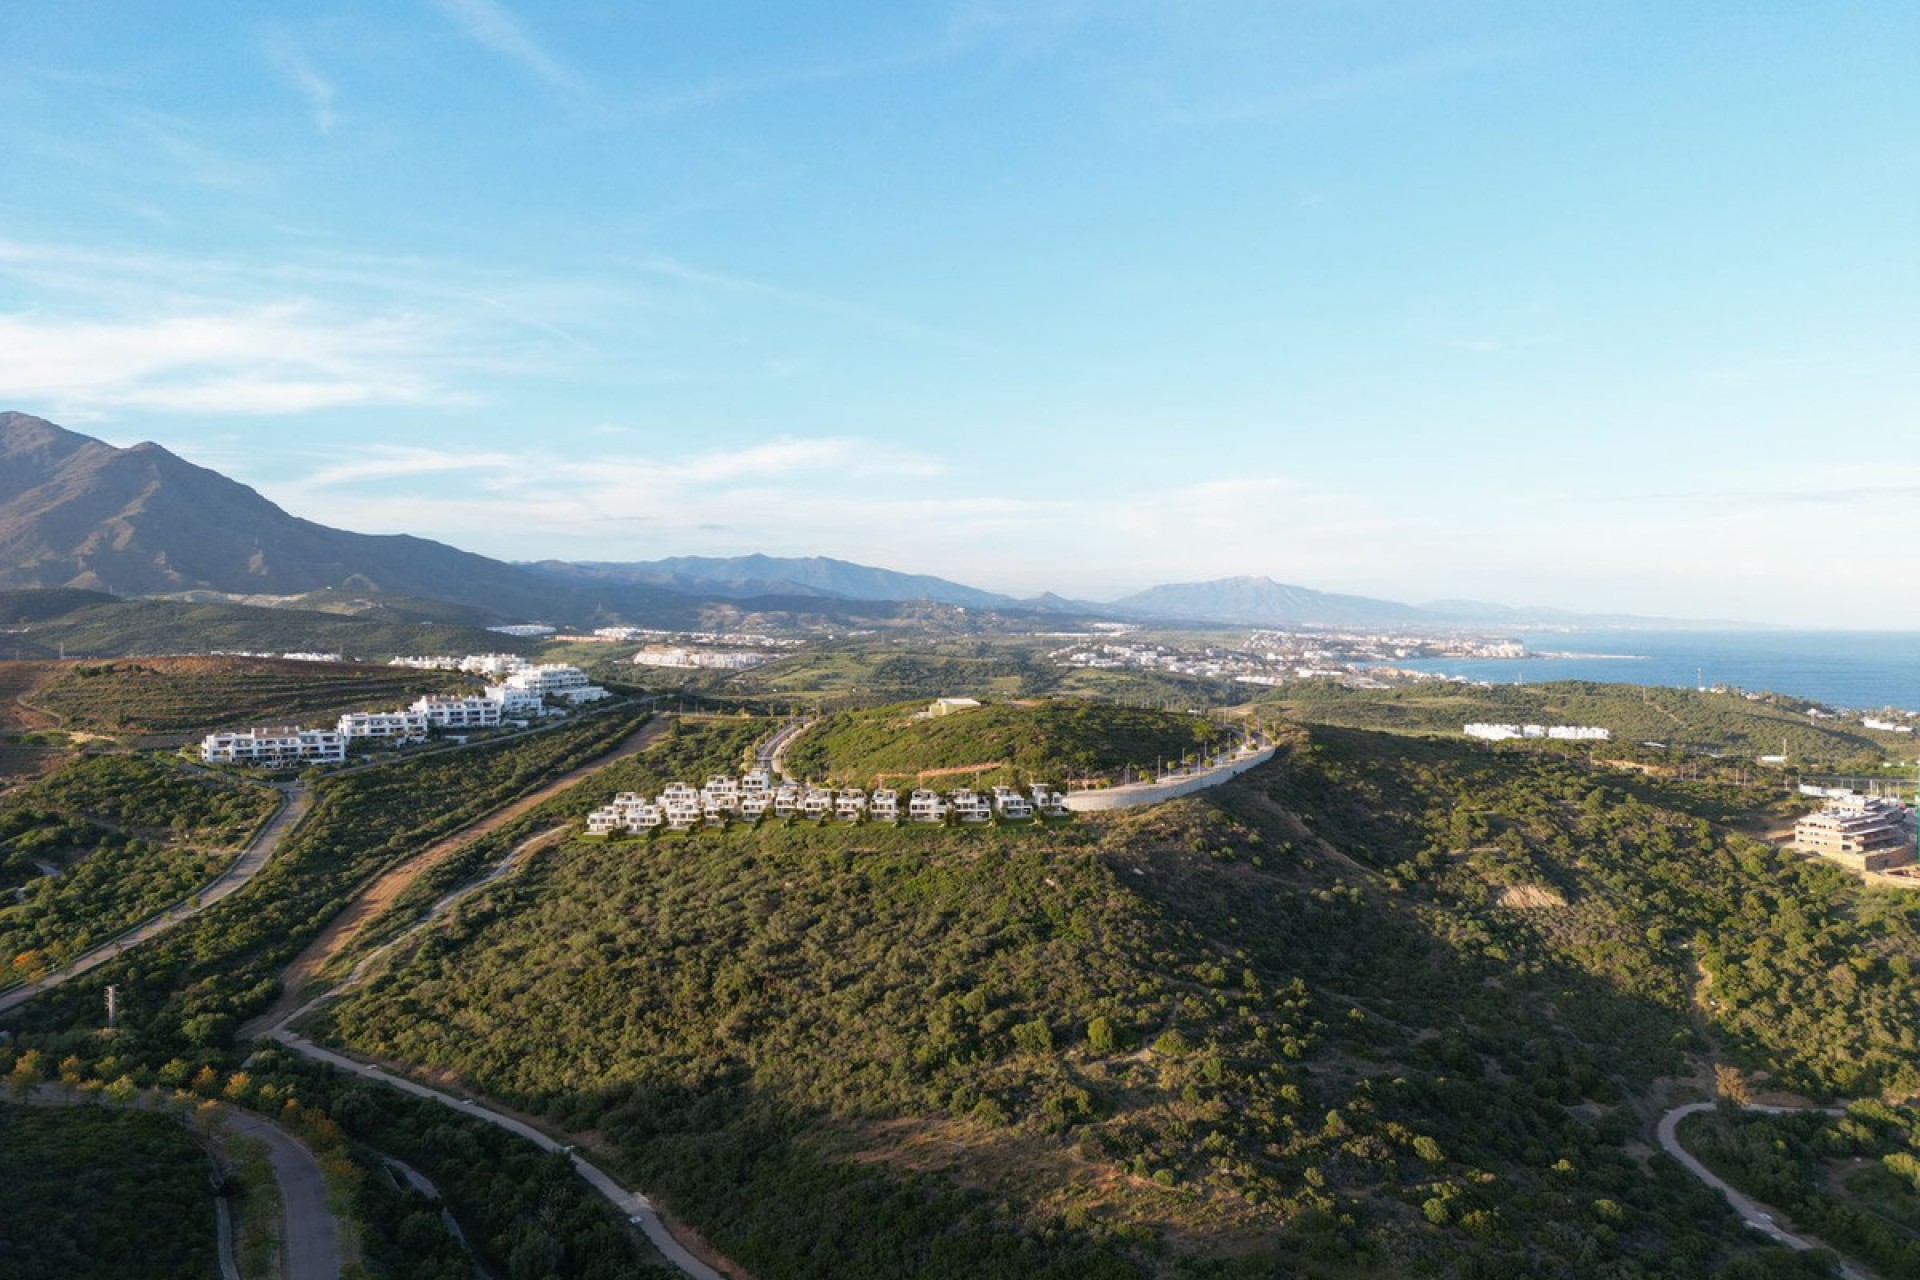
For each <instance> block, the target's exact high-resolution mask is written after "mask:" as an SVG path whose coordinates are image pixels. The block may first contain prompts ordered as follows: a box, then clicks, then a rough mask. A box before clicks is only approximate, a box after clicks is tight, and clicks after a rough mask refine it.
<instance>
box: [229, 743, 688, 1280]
mask: <svg viewBox="0 0 1920 1280" xmlns="http://www.w3.org/2000/svg"><path fill="white" fill-rule="evenodd" d="M608 763H611V761H602V762H601V764H600V765H598V766H596V768H601V767H605V765H606V764H608ZM568 829H569V828H566V827H561V828H557V829H553V830H548V831H543V832H541V833H540V834H538V835H535V836H533V837H531V838H529V839H527V840H525V841H522V842H521V843H520V844H519V845H518V846H517V847H516V848H514V850H513V851H512V852H511V853H509V854H508V855H507V856H506V857H505V858H502V859H501V860H500V862H499V863H498V864H496V865H495V866H494V867H492V868H491V869H490V870H489V871H488V872H487V873H486V874H485V875H484V876H482V877H480V878H479V879H476V880H473V881H471V882H469V883H467V884H465V885H463V886H461V887H460V888H458V889H455V890H454V891H453V892H451V893H449V894H447V895H445V896H444V897H442V898H441V899H440V900H439V901H437V902H435V903H434V904H433V906H432V908H431V909H430V910H429V911H428V913H427V915H426V917H425V918H424V919H422V920H421V921H420V922H419V923H418V924H416V925H414V926H413V927H412V928H410V929H408V930H406V931H405V932H404V933H402V934H400V935H399V936H398V937H396V938H394V939H393V940H392V941H390V942H387V943H385V944H383V945H381V946H380V947H377V948H375V949H374V950H373V951H371V952H369V953H368V954H367V955H366V956H364V957H362V958H361V960H360V961H359V963H357V964H356V965H354V967H353V971H352V972H351V973H350V974H348V975H347V978H346V980H345V981H344V982H342V983H340V985H339V986H337V987H334V988H332V989H331V990H329V991H325V992H322V993H321V994H320V995H318V996H315V997H313V998H312V999H310V1000H308V1001H306V1002H305V1003H303V1004H301V1005H299V1006H298V1007H297V1008H294V1009H291V1010H288V1011H286V1012H283V1013H281V1014H280V1015H279V1016H278V1017H277V1018H275V1019H273V1020H272V1022H271V1024H270V1025H269V1026H267V1027H266V1029H265V1030H263V1031H261V1032H260V1033H259V1034H260V1036H261V1038H264V1039H271V1040H274V1041H276V1042H278V1043H280V1044H283V1045H285V1046H286V1047H287V1048H289V1049H291V1050H293V1051H294V1052H295V1053H298V1054H301V1055H302V1056H304V1057H307V1058H311V1059H313V1060H314V1061H316V1062H325V1063H328V1064H329V1065H331V1066H335V1067H338V1068H340V1069H341V1070H342V1071H347V1072H351V1073H352V1074H354V1075H356V1076H359V1077H361V1078H363V1079H367V1080H376V1081H379V1082H381V1083H383V1084H386V1085H388V1086H389V1087H391V1088H394V1089H398V1090H400V1091H401V1092H403V1093H410V1094H412V1095H414V1096H415V1097H418V1098H425V1099H427V1100H428V1101H431V1102H437V1103H439V1104H440V1105H441V1106H444V1107H447V1108H449V1109H451V1110H454V1111H459V1112H461V1113H463V1114H465V1115H470V1116H473V1117H475V1118H476V1119H479V1120H484V1121H486V1122H487V1123H488V1124H491V1125H494V1126H496V1127H498V1128H501V1129H505V1130H506V1131H507V1132H509V1133H512V1134H517V1135H518V1136H520V1137H522V1138H525V1139H526V1140H527V1141H529V1142H531V1143H533V1144H534V1145H535V1146H538V1147H539V1148H541V1149H542V1150H543V1151H564V1152H566V1153H567V1155H568V1156H569V1157H570V1158H571V1159H572V1161H573V1169H574V1172H575V1173H577V1174H579V1175H580V1176H581V1177H582V1178H584V1179H586V1181H587V1182H588V1184H589V1185H591V1186H592V1187H593V1188H594V1190H596V1191H598V1192H599V1193H600V1194H601V1195H602V1196H604V1197H605V1198H606V1199H607V1200H608V1201H609V1202H610V1203H611V1204H612V1205H613V1207H614V1208H616V1209H618V1210H619V1211H620V1212H621V1213H622V1214H625V1215H626V1217H627V1220H628V1221H630V1222H632V1223H633V1224H634V1225H635V1226H637V1227H639V1228H640V1230H641V1231H643V1232H644V1233H646V1237H647V1239H649V1240H651V1241H652V1242H653V1245H654V1247H655V1248H656V1249H658V1250H659V1251H660V1253H661V1254H662V1255H663V1256H664V1257H665V1258H666V1259H667V1261H669V1262H671V1263H672V1264H673V1265H674V1266H675V1267H677V1268H679V1269H680V1270H681V1271H682V1272H684V1273H685V1274H686V1275H689V1276H692V1277H693V1278H694V1280H725V1277H724V1276H722V1275H721V1274H720V1273H719V1272H718V1271H715V1270H714V1269H713V1268H712V1267H710V1266H708V1265H707V1264H706V1263H704V1262H702V1261H701V1260H700V1259H699V1258H697V1257H695V1256H694V1255H693V1254H692V1253H691V1252H689V1251H688V1250H687V1248H686V1246H685V1245H683V1244H681V1243H680V1242H679V1241H678V1240H677V1239H675V1238H674V1236H673V1233H672V1232H670V1231H668V1230H667V1226H666V1223H664V1222H663V1221H661V1219H660V1214H659V1211H658V1210H656V1209H655V1208H654V1207H653V1204H652V1202H651V1201H649V1200H648V1199H647V1197H646V1196H645V1195H643V1194H642V1193H640V1192H638V1191H629V1190H627V1189H626V1188H625V1187H622V1186H621V1185H620V1184H619V1183H617V1182H615V1181H614V1180H613V1179H612V1178H610V1177H608V1176H607V1175H606V1174H605V1173H604V1172H602V1171H601V1170H600V1169H599V1168H597V1167H596V1166H594V1165H592V1164H589V1163H588V1162H587V1161H586V1160H585V1159H583V1158H582V1157H581V1156H579V1155H578V1154H577V1153H575V1152H574V1150H573V1148H572V1147H571V1146H569V1145H567V1144H564V1143H562V1142H560V1141H559V1140H558V1139H556V1138H553V1137H550V1136H548V1135H547V1134H545V1133H543V1132H542V1131H540V1130H539V1129H536V1128H534V1127H533V1126H532V1125H530V1124H528V1123H526V1122H525V1121H524V1120H520V1119H518V1118H516V1117H514V1116H509V1115H504V1114H502V1113H500V1112H497V1111H492V1110H490V1109H488V1108H487V1107H485V1106H482V1105H481V1104H479V1103H477V1102H474V1101H473V1100H472V1099H470V1098H458V1097H455V1096H453V1095H451V1094H447V1093H442V1092H441V1091H440V1090H438V1089H433V1088H429V1087H428V1086H426V1085H423V1084H418V1083H416V1082H414V1081H412V1080H408V1079H406V1078H405V1077H402V1076H397V1075H394V1074H392V1073H391V1072H388V1071H384V1070H382V1069H381V1068H380V1067H377V1066H374V1065H372V1064H370V1063H364V1062H358V1061H356V1060H354V1059H352V1058H349V1057H347V1056H345V1055H344V1054H339V1053H335V1052H333V1051H332V1050H330V1049H323V1048H321V1047H320V1046H319V1045H317V1044H314V1043H313V1042H312V1041H311V1040H309V1039H307V1038H306V1037H305V1036H302V1035H299V1034H297V1033H296V1032H294V1031H291V1030H289V1029H288V1028H289V1025H290V1024H291V1023H293V1022H294V1021H295V1020H297V1019H299V1018H301V1017H303V1016H304V1015H306V1014H307V1013H309V1012H311V1011H312V1010H314V1009H317V1008H319V1007H320V1006H321V1005H323V1004H325V1003H326V1002H328V1001H329V1000H332V999H334V998H335V997H336V996H340V995H343V994H345V993H346V992H347V991H350V990H352V989H353V988H354V987H357V986H359V985H360V984H361V983H362V982H364V981H366V979H367V977H368V976H369V975H370V974H371V973H372V971H373V969H374V966H375V965H376V964H377V963H378V962H379V961H380V960H381V959H382V958H383V957H385V956H386V955H387V953H388V952H390V951H392V950H393V949H394V948H395V947H398V946H399V945H400V944H401V943H403V942H406V941H408V940H410V939H411V938H413V937H414V936H416V935H417V934H419V933H420V932H422V931H423V930H426V929H429V928H432V927H433V926H434V925H436V924H437V923H438V922H439V921H441V920H442V919H444V918H445V917H446V914H447V913H448V912H449V911H451V910H452V909H453V907H454V905H455V904H456V903H458V902H459V901H461V900H462V899H463V898H465V897H467V896H468V895H469V894H472V893H476V892H478V891H479V890H481V889H484V888H486V887H487V886H488V885H491V884H493V883H495V882H496V881H498V880H499V879H500V878H501V877H503V876H506V875H509V874H511V873H512V872H513V871H515V870H516V869H518V867H519V866H520V865H521V864H522V863H523V862H524V861H525V860H526V859H527V858H528V857H529V856H531V855H532V854H533V853H535V852H537V851H538V850H539V849H541V848H543V847H545V846H547V845H550V844H552V843H553V842H554V841H555V840H556V839H557V838H559V837H561V836H564V835H565V834H566V832H567V830H568Z"/></svg>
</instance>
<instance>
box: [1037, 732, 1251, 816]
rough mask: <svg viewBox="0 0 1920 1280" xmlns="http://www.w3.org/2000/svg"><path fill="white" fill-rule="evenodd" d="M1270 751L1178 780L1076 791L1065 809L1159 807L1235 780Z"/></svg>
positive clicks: (1089, 810)
mask: <svg viewBox="0 0 1920 1280" xmlns="http://www.w3.org/2000/svg"><path fill="white" fill-rule="evenodd" d="M1274 750H1275V748H1273V747H1268V748H1266V749H1265V750H1264V751H1256V752H1254V753H1253V754H1252V755H1250V756H1242V757H1241V758H1240V759H1238V760H1235V761H1233V762H1232V763H1231V764H1223V765H1220V766H1218V767H1217V768H1213V769H1205V770H1202V771H1201V772H1199V773H1191V774H1188V775H1186V776H1185V777H1182V778H1169V779H1167V780H1166V781H1164V782H1132V783H1128V784H1127V785H1126V786H1124V787H1110V788H1108V789H1107V790H1105V791H1076V792H1074V793H1073V794H1072V795H1070V796H1068V797H1067V808H1069V809H1071V810H1073V811H1074V812H1075V813H1101V812H1104V811H1106V810H1109V809H1132V808H1136V807H1138V806H1140V805H1143V804H1159V803H1160V802H1161V801H1162V800H1172V799H1175V798H1176V797H1179V796H1190V795H1192V794H1193V793H1194V792H1196V791H1205V790H1206V789H1207V788H1208V787H1217V786H1219V785H1220V784H1221V783H1223V782H1225V781H1226V780H1227V779H1228V778H1237V777H1239V776H1240V775H1241V774H1243V773H1245V772H1246V771H1247V770H1249V769H1252V768H1254V767H1256V766H1258V765H1263V764H1265V763H1266V762H1267V761H1269V760H1271V759H1273V753H1274Z"/></svg>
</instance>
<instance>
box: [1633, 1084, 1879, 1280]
mask: <svg viewBox="0 0 1920 1280" xmlns="http://www.w3.org/2000/svg"><path fill="white" fill-rule="evenodd" d="M1718 1105H1719V1104H1718V1103H1713V1102H1689V1103H1687V1104H1686V1105H1685V1106H1679V1107H1675V1108H1673V1110H1671V1111H1669V1112H1667V1113H1666V1114H1665V1115H1663V1116H1661V1117H1660V1127H1659V1131H1658V1132H1659V1137H1660V1146H1661V1148H1662V1149H1663V1150H1665V1151H1666V1153H1667V1154H1668V1155H1670V1156H1672V1157H1673V1158H1674V1159H1675V1160H1678V1161H1679V1162H1680V1163H1681V1165H1683V1166H1684V1167H1685V1168H1686V1170H1687V1172H1688V1173H1691V1174H1692V1175H1693V1176H1694V1177H1696V1178H1698V1179H1700V1181H1702V1182H1704V1183H1706V1184H1707V1185H1708V1186H1710V1187H1712V1188H1713V1189H1714V1190H1715V1191H1718V1192H1719V1193H1720V1194H1721V1195H1723V1196H1725V1197H1726V1198H1727V1203H1728V1204H1730V1205H1732V1206H1733V1211H1734V1212H1735V1213H1737V1214H1739V1215H1740V1220H1741V1221H1742V1222H1744V1223H1746V1224H1747V1225H1748V1226H1749V1227H1752V1228H1753V1229H1754V1230H1755V1231H1758V1232H1760V1233H1761V1234H1762V1235H1767V1236H1771V1237H1773V1238H1774V1239H1775V1240H1777V1241H1779V1242H1780V1243H1781V1244H1784V1245H1786V1246H1787V1247H1788V1248H1790V1249H1798V1250H1800V1251H1801V1252H1803V1253H1804V1252H1806V1251H1807V1250H1809V1249H1827V1248H1828V1246H1826V1245H1824V1244H1821V1243H1820V1242H1819V1241H1817V1240H1809V1239H1808V1238H1807V1237H1805V1236H1799V1235H1795V1234H1794V1233H1793V1232H1791V1231H1788V1230H1787V1229H1786V1228H1785V1227H1782V1226H1781V1225H1780V1224H1779V1223H1777V1222H1775V1221H1774V1220H1773V1212H1772V1210H1770V1209H1768V1208H1767V1207H1766V1206H1765V1205H1762V1204H1761V1203H1760V1202H1759V1201H1758V1200H1755V1199H1753V1198H1752V1197H1751V1196H1748V1195H1745V1194H1743V1193H1741V1192H1740V1191H1737V1190H1735V1189H1734V1187H1733V1186H1732V1185H1731V1184H1729V1183H1728V1182H1727V1181H1726V1179H1724V1178H1722V1177H1720V1175H1718V1174H1716V1173H1715V1172H1713V1170H1711V1169H1709V1168H1707V1166H1706V1165H1704V1164H1702V1163H1700V1161H1699V1159H1698V1158H1697V1157H1695V1156H1694V1154H1693V1153H1692V1152H1691V1151H1688V1150H1687V1149H1686V1148H1685V1147H1684V1146H1682V1145H1680V1122H1681V1121H1682V1120H1685V1119H1686V1118H1687V1117H1688V1116H1694V1115H1699V1114H1700V1113H1701V1112H1703V1111H1712V1110H1713V1109H1714V1108H1715V1107H1716V1106H1718ZM1742 1109H1743V1110H1746V1111H1758V1112H1760V1113H1762V1114H1764V1115H1773V1116H1778V1115H1790V1114H1793V1113H1796V1112H1801V1111H1818V1112H1819V1113H1820V1114H1822V1115H1829V1116H1838V1115H1845V1114H1846V1112H1844V1111H1840V1110H1836V1109H1833V1108H1827V1107H1763V1106H1750V1107H1745V1108H1742ZM1829 1252H1831V1250H1829ZM1840 1274H1841V1275H1843V1276H1845V1277H1847V1280H1873V1277H1872V1276H1871V1275H1869V1274H1868V1273H1867V1272H1865V1271H1862V1270H1861V1269H1860V1268H1859V1267H1856V1266H1855V1265H1853V1264H1852V1263H1850V1262H1848V1261H1846V1260H1845V1259H1844V1258H1842V1259H1841V1261H1840Z"/></svg>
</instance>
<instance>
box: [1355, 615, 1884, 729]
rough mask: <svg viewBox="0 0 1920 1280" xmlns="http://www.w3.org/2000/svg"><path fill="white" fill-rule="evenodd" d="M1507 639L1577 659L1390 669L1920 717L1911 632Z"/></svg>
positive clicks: (1530, 635) (1435, 662)
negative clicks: (1731, 693) (1731, 690)
mask: <svg viewBox="0 0 1920 1280" xmlns="http://www.w3.org/2000/svg"><path fill="white" fill-rule="evenodd" d="M1516 638H1517V639H1519V640H1520V641H1521V642H1522V643H1524V644H1525V645H1526V646H1527V651H1528V652H1529V653H1546V652H1553V653H1569V654H1579V655H1584V656H1580V657H1568V658H1485V659H1472V658H1428V659H1421V660H1418V661H1413V660H1408V661H1404V662H1396V663H1394V664H1393V665H1394V666H1397V667H1406V668H1409V669H1412V670H1416V671H1436V672H1439V673H1441V674H1442V675H1450V676H1465V677H1466V678H1468V679H1469V680H1490V681H1493V682H1494V683H1496V684H1512V683H1514V682H1515V681H1516V680H1519V681H1521V682H1523V683H1525V684H1538V683H1540V682H1542V681H1545V680H1600V681H1607V682H1610V683H1618V684H1658V685H1673V686H1677V687H1682V688H1689V689H1690V688H1692V687H1693V686H1694V681H1695V679H1696V678H1698V679H1701V680H1704V681H1705V683H1706V685H1707V687H1709V688H1711V687H1713V686H1714V685H1717V684H1725V685H1734V686H1736V687H1738V688H1741V689H1746V690H1749V691H1752V692H1761V691H1771V692H1773V693H1785V694H1792V695H1794V696H1796V697H1801V698H1810V699H1812V700H1813V701H1815V702H1823V703H1826V704H1827V705H1828V706H1834V707H1854V708H1859V709H1862V710H1876V709H1880V708H1886V707H1893V708H1899V709H1902V710H1915V711H1920V632H1912V631H1571V632H1569V631H1541V632H1527V633H1524V634H1522V635H1520V636H1518V637H1516ZM1596 655H1606V656H1596ZM1696 671H1697V672H1698V673H1699V674H1698V676H1697V677H1696V674H1695V673H1696Z"/></svg>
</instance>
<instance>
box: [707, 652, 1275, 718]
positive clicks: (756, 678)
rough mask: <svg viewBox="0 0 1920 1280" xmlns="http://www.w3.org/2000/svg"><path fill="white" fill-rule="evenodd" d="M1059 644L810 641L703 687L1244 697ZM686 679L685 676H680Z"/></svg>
mask: <svg viewBox="0 0 1920 1280" xmlns="http://www.w3.org/2000/svg"><path fill="white" fill-rule="evenodd" d="M1058 643H1059V642H1058V641H1056V640H1049V641H1045V642H1041V641H1036V640H1034V639H1032V638H1031V637H982V636H966V637H944V638H943V637H937V636H934V637H923V636H916V637H914V639H913V641H912V643H911V644H908V643H906V642H904V641H899V640H874V641H841V642H837V643H833V644H821V645H810V646H808V647H807V648H806V649H804V650H802V651H801V652H799V653H797V654H795V655H794V656H792V657H789V658H782V659H781V660H779V661H778V662H772V663H769V664H767V665H766V666H764V667H756V668H754V669H753V670H751V671H746V672H741V673H738V674H737V675H726V676H720V677H717V678H713V679H709V680H706V681H702V682H700V683H702V684H703V685H704V686H705V687H722V686H724V687H725V688H726V689H729V690H734V691H739V692H742V693H757V694H761V695H763V696H766V697H771V698H773V699H775V700H779V699H783V698H792V699H794V700H796V701H808V702H818V701H825V702H826V703H827V704H828V705H843V700H845V699H853V700H855V701H857V702H861V703H865V704H868V705H871V704H873V703H877V702H893V701H898V700H900V699H905V698H923V699H931V698H939V697H970V698H980V699H982V700H987V699H995V698H999V699H1005V698H1032V697H1045V696H1052V695H1072V696H1077V697H1102V698H1106V699H1108V700H1110V701H1116V702H1143V703H1150V704H1153V705H1163V704H1164V705H1171V706H1178V707H1210V706H1220V705H1224V704H1225V703H1228V702H1232V701H1235V700H1237V698H1238V697H1239V696H1240V695H1238V694H1236V693H1235V692H1234V691H1233V689H1232V687H1231V686H1228V685H1223V684H1221V683H1219V682H1218V681H1210V680H1200V679H1194V678H1190V677H1185V676H1173V675H1165V674H1160V673H1153V672H1142V671H1090V670H1076V669H1071V668H1067V667H1062V666H1059V665H1057V664H1055V663H1054V662H1053V661H1052V660H1051V659H1049V658H1048V657H1047V656H1046V654H1047V650H1048V649H1049V648H1050V647H1052V646H1055V645H1057V644H1058ZM675 674H681V673H675Z"/></svg>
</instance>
